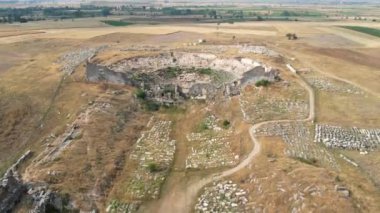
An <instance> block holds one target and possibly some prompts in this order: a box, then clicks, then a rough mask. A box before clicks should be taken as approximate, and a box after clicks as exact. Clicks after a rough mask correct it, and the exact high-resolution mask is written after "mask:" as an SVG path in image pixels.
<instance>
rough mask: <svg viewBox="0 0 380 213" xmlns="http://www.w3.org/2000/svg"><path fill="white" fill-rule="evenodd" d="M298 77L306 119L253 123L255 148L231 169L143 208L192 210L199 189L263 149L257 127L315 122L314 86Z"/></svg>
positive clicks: (167, 211) (168, 211)
mask: <svg viewBox="0 0 380 213" xmlns="http://www.w3.org/2000/svg"><path fill="white" fill-rule="evenodd" d="M294 75H295V76H296V78H297V82H298V83H299V84H300V85H302V86H303V87H304V88H305V89H306V90H307V91H308V93H309V116H308V118H306V119H302V120H273V121H265V122H261V123H258V124H255V125H253V126H252V127H251V128H250V129H249V134H250V136H251V139H252V143H253V145H254V148H253V149H252V151H251V152H250V153H249V154H248V156H247V157H246V158H245V159H244V160H243V161H242V162H240V164H238V165H237V166H236V167H233V168H231V169H229V170H226V171H223V172H221V173H217V174H212V175H209V176H207V177H204V178H202V179H198V178H195V179H193V180H190V181H189V182H187V186H185V187H183V186H182V187H181V186H176V187H174V188H173V189H172V190H171V191H170V193H166V194H165V195H164V196H163V197H162V198H161V199H160V200H158V202H159V203H160V204H159V205H157V206H156V205H154V207H152V206H151V207H150V208H147V209H143V210H142V211H144V212H145V211H147V212H160V213H172V212H173V213H178V212H191V211H192V209H193V207H194V205H195V203H194V202H195V201H196V198H197V195H198V193H199V191H200V190H201V189H202V188H203V187H204V186H206V185H207V184H210V183H212V182H214V181H218V180H220V179H222V178H224V177H227V176H230V175H232V174H234V173H236V172H238V171H239V170H241V169H243V168H244V167H246V166H248V165H249V164H250V163H252V160H253V159H254V158H255V157H256V156H257V155H258V154H259V153H260V151H261V144H260V143H259V140H258V139H257V138H256V137H255V135H254V133H255V131H256V129H258V128H260V127H262V126H263V125H267V124H271V123H282V122H284V123H286V122H295V121H301V122H314V119H315V95H314V91H313V89H312V87H311V86H310V85H309V84H307V83H306V81H305V80H304V79H303V78H302V77H301V76H299V75H297V74H294Z"/></svg>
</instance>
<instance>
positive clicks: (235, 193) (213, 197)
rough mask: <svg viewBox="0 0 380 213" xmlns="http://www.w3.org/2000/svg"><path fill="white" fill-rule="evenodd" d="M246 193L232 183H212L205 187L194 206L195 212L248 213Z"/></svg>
mask: <svg viewBox="0 0 380 213" xmlns="http://www.w3.org/2000/svg"><path fill="white" fill-rule="evenodd" d="M247 203H248V193H247V191H245V190H244V189H241V188H239V186H238V185H237V184H236V183H233V182H232V181H221V182H214V183H213V185H212V186H209V187H206V188H205V189H204V192H203V193H202V195H201V196H200V197H199V198H198V202H197V204H196V205H195V212H198V213H200V212H248V211H247V209H246V204H247Z"/></svg>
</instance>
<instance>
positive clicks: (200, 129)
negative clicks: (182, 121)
mask: <svg viewBox="0 0 380 213" xmlns="http://www.w3.org/2000/svg"><path fill="white" fill-rule="evenodd" d="M208 129H209V126H208V125H207V123H206V122H202V123H200V124H199V126H198V132H202V131H205V130H208Z"/></svg>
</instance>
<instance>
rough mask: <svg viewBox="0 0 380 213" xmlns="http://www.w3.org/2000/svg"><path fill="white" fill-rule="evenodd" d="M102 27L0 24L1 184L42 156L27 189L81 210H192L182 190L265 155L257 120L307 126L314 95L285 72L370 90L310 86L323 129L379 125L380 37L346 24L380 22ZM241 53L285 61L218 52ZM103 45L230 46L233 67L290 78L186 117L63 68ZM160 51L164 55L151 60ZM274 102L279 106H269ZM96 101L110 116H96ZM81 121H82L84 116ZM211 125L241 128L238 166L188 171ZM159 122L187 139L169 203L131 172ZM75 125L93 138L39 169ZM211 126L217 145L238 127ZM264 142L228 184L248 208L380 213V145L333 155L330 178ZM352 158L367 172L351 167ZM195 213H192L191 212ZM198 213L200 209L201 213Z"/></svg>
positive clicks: (82, 137) (234, 137)
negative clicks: (132, 185) (54, 195)
mask: <svg viewBox="0 0 380 213" xmlns="http://www.w3.org/2000/svg"><path fill="white" fill-rule="evenodd" d="M100 20H101V19H100V18H93V19H76V20H75V21H72V20H64V21H58V22H54V21H40V22H35V23H27V24H24V25H21V24H4V25H0V175H1V176H2V175H3V174H4V173H5V172H6V170H7V169H8V168H9V166H11V165H12V164H13V163H15V162H16V161H17V159H18V158H19V157H20V156H21V155H22V154H23V153H25V151H26V150H32V152H33V156H32V159H31V160H27V161H26V162H25V163H24V164H23V165H22V166H21V167H20V169H19V170H20V171H19V172H20V174H21V176H23V178H24V180H25V181H30V182H46V183H48V184H49V187H50V188H51V189H52V190H54V191H57V192H58V193H59V194H61V195H64V194H67V195H68V196H69V197H70V199H72V201H73V205H75V207H76V208H79V209H81V210H83V211H92V210H94V209H97V210H98V211H99V212H106V209H107V207H108V206H109V204H110V203H112V202H114V201H117V202H119V203H135V202H138V203H139V204H141V207H140V210H139V211H140V212H163V209H162V208H163V206H167V205H168V202H169V203H170V202H172V203H173V206H175V208H174V207H173V209H166V210H167V211H166V212H175V209H176V208H178V206H177V205H181V204H182V203H181V202H177V200H176V199H178V200H180V199H185V200H186V199H192V197H186V196H185V197H181V196H182V195H183V194H185V195H187V194H186V193H183V192H187V191H191V189H189V188H188V187H190V186H192V184H193V183H196V182H200V183H201V182H202V181H203V180H205V179H207V178H209V177H213V175H215V174H219V173H221V172H222V171H225V170H228V169H231V168H233V167H235V166H236V165H237V164H238V163H239V162H243V161H244V159H245V158H246V157H247V156H249V154H250V153H251V151H252V150H253V147H254V144H253V143H252V138H251V136H250V132H249V131H251V130H250V128H251V125H252V124H255V123H259V122H262V121H268V120H282V119H289V120H302V119H306V118H307V112H308V111H309V109H310V108H309V107H310V106H309V105H308V104H310V103H307V102H308V100H309V99H308V93H307V91H306V90H304V89H303V88H302V86H301V85H300V84H299V79H298V78H296V77H294V74H292V73H291V72H290V71H289V70H288V69H287V67H286V64H288V63H289V64H291V65H292V66H293V67H295V68H296V69H297V70H300V72H301V74H300V76H301V77H302V79H306V80H305V81H306V82H308V80H310V79H308V76H309V77H310V73H312V74H311V75H312V76H313V78H314V77H315V78H318V79H327V80H328V81H329V82H333V83H332V84H334V85H349V86H350V87H349V88H352V87H355V88H357V90H358V91H360V93H358V94H352V93H344V92H343V93H339V92H336V91H330V90H328V89H327V90H323V89H318V88H317V87H316V86H315V85H314V86H313V84H311V87H312V88H313V89H314V93H315V103H316V104H315V111H316V118H315V122H316V123H324V124H331V125H339V126H345V127H354V126H356V127H360V128H377V129H378V128H380V83H379V79H380V72H379V70H380V54H379V53H380V39H379V38H377V37H374V36H370V35H367V34H363V33H359V32H354V31H350V30H348V29H343V28H340V27H339V26H366V27H372V28H380V23H379V22H369V21H368V22H360V23H358V22H355V21H352V20H339V21H326V22H324V21H316V22H291V21H288V22H286V21H263V22H241V23H234V24H227V23H222V24H220V25H219V26H217V24H197V23H184V24H178V23H173V24H171V23H168V24H159V25H148V24H147V25H144V24H136V25H131V26H126V27H111V26H108V25H105V24H104V23H102V22H100ZM287 33H296V34H297V36H298V37H299V38H298V39H297V40H288V39H287V38H286V36H285V35H286V34H287ZM199 39H205V40H206V43H204V44H199V45H197V46H189V45H188V43H197V42H198V40H199ZM242 44H250V45H260V46H261V45H264V46H266V47H268V48H270V49H272V50H275V51H276V52H278V53H279V54H280V55H281V57H280V58H270V57H267V56H265V55H260V54H255V53H242V52H239V51H238V50H237V49H233V48H231V49H228V48H227V50H221V48H220V47H221V46H224V45H242ZM101 45H107V47H106V49H104V50H100V51H99V52H98V53H96V55H95V56H94V57H93V58H92V60H93V61H94V62H96V63H99V64H102V65H112V64H115V63H116V62H119V61H121V60H123V59H125V58H132V57H137V56H149V55H157V54H159V53H168V52H171V51H173V50H174V51H189V52H206V53H208V51H209V49H208V48H209V47H210V46H216V47H218V48H220V49H218V51H215V52H214V53H213V54H215V55H217V56H220V57H225V58H228V57H230V58H239V57H249V58H253V59H255V60H257V61H260V62H261V63H263V64H265V65H267V66H270V67H273V68H276V69H278V70H279V72H280V77H281V78H282V80H281V81H280V82H276V83H274V84H271V85H269V86H268V87H267V88H259V89H258V88H256V87H255V86H254V85H249V86H247V87H246V88H245V89H244V90H243V91H242V94H241V95H240V96H236V97H231V98H230V97H228V98H226V97H224V96H223V97H218V98H216V99H214V100H207V101H197V100H189V101H186V102H185V103H183V104H180V105H178V106H175V107H168V108H165V107H162V108H161V109H160V110H158V111H148V110H146V109H144V107H143V106H144V103H143V101H141V100H138V98H136V95H135V94H136V89H135V88H132V87H131V86H122V85H113V84H107V83H90V82H88V81H87V79H86V63H85V61H82V62H81V63H80V64H79V65H78V66H76V67H75V69H74V72H73V74H72V75H69V74H67V73H65V72H63V71H62V70H61V68H62V62H60V58H61V56H62V55H64V54H66V53H69V52H72V51H75V50H78V49H86V48H87V49H88V48H96V47H99V46H101ZM151 47H154V48H156V49H157V50H155V51H151V50H148V49H149V48H151ZM210 51H211V50H210ZM152 52H154V53H152ZM156 53H157V54H156ZM63 63H68V62H66V61H65V62H63ZM302 70H307V71H302ZM308 72H309V73H308ZM327 80H326V81H327ZM309 84H310V82H309ZM342 87H343V86H342ZM347 88H348V87H347ZM241 99H243V100H244V101H245V103H246V105H245V107H242V105H241ZM268 100H271V101H272V102H270V101H269V102H268ZM284 100H286V101H284ZM289 100H291V102H294V101H295V102H297V101H299V102H302V103H304V102H305V106H306V108H305V112H303V111H302V113H303V114H302V113H301V115H300V112H299V109H298V108H294V109H293V111H292V110H290V111H282V108H281V107H280V104H279V102H281V101H283V102H287V101H289ZM265 101H267V102H268V103H270V106H267V107H265V106H266V105H265V104H263V103H264V102H265ZM267 102H265V103H266V104H267ZM97 104H100V105H101V107H99V108H96V107H97V106H98V105H97ZM260 104H263V106H264V107H262V105H260ZM286 104H287V103H285V105H286ZM258 106H261V107H262V108H263V109H262V110H263V112H262V113H261V112H259V111H258V110H257V109H258ZM286 106H288V105H286ZM297 106H298V105H297ZM91 107H94V108H95V109H94V111H91V113H87V114H86V110H87V109H92V108H91ZM245 109H247V110H246V111H245V113H250V116H249V117H250V118H252V119H251V120H249V119H246V117H244V115H243V113H242V110H243V111H244V110H245ZM276 110H277V111H276ZM294 110H295V111H294ZM83 114H85V116H84V118H82V117H81V116H82V115H83ZM210 115H212V116H215V117H216V118H217V125H219V126H220V127H223V125H225V127H226V129H227V130H228V131H230V135H229V136H228V142H229V143H230V144H231V147H230V150H229V152H231V153H234V154H235V155H237V156H238V157H237V158H236V161H237V163H236V165H229V166H219V167H216V168H209V169H194V168H191V169H188V168H186V161H187V159H188V156H189V155H190V154H191V153H192V152H194V150H193V148H194V147H197V145H194V144H191V143H192V141H189V140H188V137H187V135H189V134H191V133H199V132H202V131H201V130H199V128H202V127H200V126H202V124H203V123H204V121H205V119H207V117H210ZM152 116H154V118H155V119H160V120H165V121H171V122H172V125H171V131H170V136H169V137H170V139H171V140H175V153H174V159H173V162H172V163H171V167H170V168H168V174H167V176H165V180H164V182H163V184H162V185H161V186H160V192H159V196H158V198H157V199H145V198H143V199H135V198H131V196H130V195H129V194H127V193H126V190H125V188H126V187H128V185H127V183H126V182H127V181H126V180H127V178H128V177H130V175H131V174H132V173H133V171H135V170H136V169H137V166H136V165H134V164H128V162H129V161H128V160H129V159H130V158H131V153H133V150H134V149H136V146H137V144H136V143H137V142H136V141H138V138H140V136H141V134H142V132H143V131H147V130H149V128H148V124H149V120H150V118H151V117H152ZM77 120H80V125H79V126H80V127H78V128H79V129H80V130H81V133H80V134H79V135H77V137H74V138H71V139H72V141H71V143H70V144H69V145H68V146H67V147H66V148H64V149H63V151H62V152H61V154H60V155H59V157H57V158H54V159H53V160H51V161H48V162H43V161H38V160H39V159H40V158H41V156H40V155H41V153H44V151H46V150H49V149H50V148H52V147H54V146H55V143H54V141H55V140H57V138H59V137H60V136H61V135H64V134H65V132H67V131H68V130H69V129H70V128H71V126H72V125H73V124H75V122H77ZM224 121H228V125H226V124H223V122H224ZM205 129H206V130H205V132H206V133H205V134H206V135H207V134H209V135H211V136H210V137H211V138H212V134H216V135H217V134H221V132H223V131H227V130H223V131H219V132H218V131H216V133H214V132H212V131H211V130H210V129H207V128H205ZM207 131H209V132H207ZM211 132H212V133H211ZM258 139H259V141H260V144H261V150H260V152H259V154H258V155H257V156H255V158H253V160H252V162H250V163H249V165H248V166H247V167H244V168H243V169H242V170H239V171H238V172H236V173H234V174H232V175H231V176H229V177H226V178H225V179H228V180H233V181H235V182H236V183H238V184H239V185H240V187H241V188H243V189H245V190H247V192H248V193H247V197H248V198H249V202H248V203H247V204H246V207H247V208H248V209H249V211H250V212H255V211H257V212H293V211H295V212H379V211H380V186H379V185H380V183H379V181H378V180H379V178H380V166H379V163H380V161H379V156H378V154H379V149H378V148H377V149H375V150H372V151H370V152H369V154H367V155H361V154H359V151H358V150H338V149H327V148H326V150H328V152H329V153H331V154H332V155H333V156H334V158H335V160H336V161H337V164H338V169H331V168H328V167H325V166H324V165H322V164H318V163H312V162H311V163H310V162H305V161H303V160H302V159H301V160H300V159H297V158H292V157H289V156H288V155H286V154H285V150H286V148H287V146H288V145H289V144H286V143H285V142H284V141H283V140H282V139H281V138H279V137H259V138H258ZM305 140H306V139H305ZM318 146H323V145H322V144H318ZM148 154H149V153H148ZM340 154H344V155H345V156H347V157H349V158H350V159H352V160H353V161H355V162H356V163H357V164H358V166H357V167H355V166H352V165H351V164H349V163H347V161H344V160H343V159H342V158H341V157H340ZM207 157H209V156H208V155H207ZM216 157H222V156H216ZM211 160H212V159H210V161H211ZM40 162H42V163H40ZM204 163H205V164H207V161H206V162H204ZM158 172H160V171H158ZM152 173H153V172H152ZM337 185H339V186H342V187H343V186H344V187H346V188H347V189H348V190H349V196H342V195H341V194H339V192H337V190H336V186H337ZM201 188H203V187H201ZM202 192H203V191H202V190H201V191H199V192H196V193H195V194H196V195H200V194H201V193H202ZM189 193H190V192H189ZM0 199H1V198H0ZM195 202H196V199H193V200H189V201H186V202H185V203H186V204H188V203H190V204H191V205H193V204H194V203H195ZM21 205H25V206H27V207H28V205H30V203H28V201H22V202H21ZM25 206H24V207H23V206H21V207H20V206H19V207H18V208H19V209H20V210H19V212H23V211H24V210H23V209H25V208H26V207H25ZM180 207H181V206H179V208H180ZM185 209H186V210H188V208H187V207H186V208H185ZM193 209H194V207H193V206H191V211H193Z"/></svg>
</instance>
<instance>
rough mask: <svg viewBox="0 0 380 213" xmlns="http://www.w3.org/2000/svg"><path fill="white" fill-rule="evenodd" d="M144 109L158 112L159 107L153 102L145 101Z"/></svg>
mask: <svg viewBox="0 0 380 213" xmlns="http://www.w3.org/2000/svg"><path fill="white" fill-rule="evenodd" d="M144 107H145V110H147V111H158V110H159V109H160V105H159V104H157V103H155V102H153V101H145V102H144Z"/></svg>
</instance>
